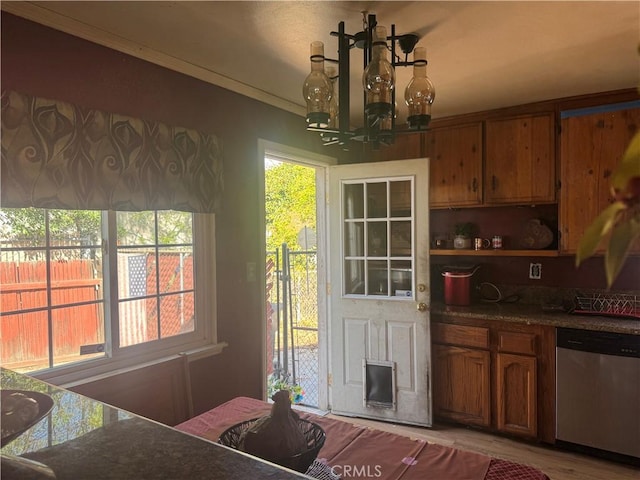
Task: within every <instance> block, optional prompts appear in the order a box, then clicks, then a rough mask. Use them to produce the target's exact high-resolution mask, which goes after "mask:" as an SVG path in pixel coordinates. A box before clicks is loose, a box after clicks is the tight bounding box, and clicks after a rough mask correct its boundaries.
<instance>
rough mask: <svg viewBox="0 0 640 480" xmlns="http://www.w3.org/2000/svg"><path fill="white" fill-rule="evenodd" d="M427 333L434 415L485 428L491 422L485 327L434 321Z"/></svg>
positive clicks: (487, 349)
mask: <svg viewBox="0 0 640 480" xmlns="http://www.w3.org/2000/svg"><path fill="white" fill-rule="evenodd" d="M431 334H432V337H433V342H434V345H433V354H432V358H433V375H434V377H433V385H434V389H433V395H434V401H433V404H434V413H435V415H437V416H439V417H441V418H447V419H450V420H454V421H456V422H461V423H465V424H470V425H479V426H483V427H488V426H489V425H490V422H491V358H490V353H489V329H487V328H482V327H473V326H466V325H449V324H445V323H434V324H433V325H432V332H431ZM455 345H459V346H455Z"/></svg>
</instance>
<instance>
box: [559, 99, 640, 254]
mask: <svg viewBox="0 0 640 480" xmlns="http://www.w3.org/2000/svg"><path fill="white" fill-rule="evenodd" d="M634 103H635V104H636V105H637V104H638V102H634ZM638 128H640V107H634V108H631V107H629V104H626V103H622V104H615V105H610V106H608V107H606V106H605V107H600V108H592V109H580V110H572V111H566V112H563V113H562V114H561V134H560V178H561V180H562V183H561V187H560V231H561V238H560V249H561V251H562V252H564V253H575V252H576V250H577V248H578V244H579V243H580V239H581V238H582V236H583V234H584V231H585V230H586V228H587V227H588V226H589V225H590V224H591V222H592V221H593V220H594V219H595V218H596V217H597V216H598V214H599V213H600V212H601V211H602V210H603V209H604V208H606V206H607V205H608V204H609V203H610V202H611V201H612V197H611V191H610V181H609V177H610V176H611V173H612V172H613V170H614V168H615V167H616V166H617V165H618V162H619V161H620V158H621V157H622V154H623V153H624V151H625V150H626V148H627V145H628V144H629V142H630V140H631V138H632V137H633V135H634V134H635V133H636V132H637V131H638Z"/></svg>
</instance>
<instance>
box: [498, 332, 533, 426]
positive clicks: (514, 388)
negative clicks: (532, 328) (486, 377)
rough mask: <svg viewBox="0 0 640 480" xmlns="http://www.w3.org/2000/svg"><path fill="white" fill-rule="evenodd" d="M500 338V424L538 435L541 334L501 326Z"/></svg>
mask: <svg viewBox="0 0 640 480" xmlns="http://www.w3.org/2000/svg"><path fill="white" fill-rule="evenodd" d="M496 338H497V342H496V355H495V359H496V361H495V373H496V388H495V397H496V405H497V410H496V428H497V429H498V430H499V431H501V432H505V433H513V434H515V435H520V436H525V437H536V436H537V434H538V422H537V418H538V415H537V387H538V381H537V359H536V353H537V340H538V336H537V335H536V333H534V332H521V331H520V332H516V331H512V330H498V331H497V332H496Z"/></svg>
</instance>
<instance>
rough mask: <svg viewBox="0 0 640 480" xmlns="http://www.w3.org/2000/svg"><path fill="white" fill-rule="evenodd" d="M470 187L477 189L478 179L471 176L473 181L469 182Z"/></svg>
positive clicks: (475, 190)
mask: <svg viewBox="0 0 640 480" xmlns="http://www.w3.org/2000/svg"><path fill="white" fill-rule="evenodd" d="M471 189H472V190H473V191H474V193H475V192H477V191H478V179H477V178H475V177H474V178H473V182H472V183H471Z"/></svg>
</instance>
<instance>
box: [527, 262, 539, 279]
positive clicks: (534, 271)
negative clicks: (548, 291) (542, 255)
mask: <svg viewBox="0 0 640 480" xmlns="http://www.w3.org/2000/svg"><path fill="white" fill-rule="evenodd" d="M529 278H531V279H533V280H540V279H541V278H542V264H541V263H530V264H529Z"/></svg>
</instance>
